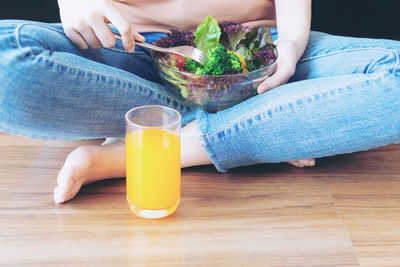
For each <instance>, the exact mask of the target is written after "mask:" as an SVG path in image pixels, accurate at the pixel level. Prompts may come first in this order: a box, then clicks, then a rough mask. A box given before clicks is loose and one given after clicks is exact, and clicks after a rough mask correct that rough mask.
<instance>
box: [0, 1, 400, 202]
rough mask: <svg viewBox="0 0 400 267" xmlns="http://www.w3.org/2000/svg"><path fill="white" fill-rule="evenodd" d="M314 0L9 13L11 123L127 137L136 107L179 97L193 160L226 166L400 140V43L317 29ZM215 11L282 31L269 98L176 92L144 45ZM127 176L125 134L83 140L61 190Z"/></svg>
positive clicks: (77, 135)
mask: <svg viewBox="0 0 400 267" xmlns="http://www.w3.org/2000/svg"><path fill="white" fill-rule="evenodd" d="M310 2H311V1H310V0H276V1H272V0H270V1H268V0H252V1H235V4H234V5H232V1H228V0H218V1H215V0H212V1H211V0H210V1H201V2H199V1H173V0H168V1H146V0H142V1H133V0H125V1H112V0H91V1H89V0H88V1H83V2H82V1H79V0H59V6H60V14H61V20H62V26H61V25H53V24H43V23H34V22H21V21H3V22H1V23H0V31H1V34H0V56H1V62H0V65H1V68H0V81H1V82H2V88H1V90H0V100H1V101H0V103H1V106H0V113H1V117H0V130H3V131H6V132H10V133H14V134H19V135H24V136H30V137H34V138H41V139H81V138H105V137H122V136H123V135H124V120H123V115H124V113H125V112H126V111H128V110H129V109H130V108H132V107H135V106H139V105H144V104H161V105H169V106H171V107H173V108H175V109H177V110H178V111H180V112H181V114H182V116H183V124H184V125H186V126H184V127H183V129H182V167H187V166H195V165H202V164H214V165H215V167H216V168H217V169H218V170H219V171H226V170H228V169H230V168H233V167H237V166H243V165H251V164H256V163H267V162H283V161H288V162H289V163H291V164H292V165H294V166H298V167H304V166H313V165H314V164H315V160H314V158H316V157H323V156H330V155H335V154H340V153H350V152H354V151H361V150H366V149H371V148H374V147H378V146H382V145H386V144H390V143H398V142H400V118H399V116H398V115H397V114H398V113H399V112H400V90H399V88H400V79H399V75H400V70H399V50H400V43H399V42H397V41H390V40H373V39H361V38H348V37H338V36H332V35H328V34H323V33H319V32H311V33H310V13H311V11H310V10H311V3H310ZM207 15H211V16H213V17H215V18H216V19H217V20H218V21H224V20H230V21H238V22H241V23H244V24H245V25H248V26H271V27H275V26H276V28H277V30H275V29H273V37H274V40H275V41H276V44H277V49H278V53H279V57H278V62H277V68H276V71H275V73H274V74H273V75H272V76H271V77H269V78H267V79H266V80H265V81H264V82H263V83H262V84H261V85H260V86H259V88H258V93H259V95H257V96H255V97H253V98H251V99H249V100H247V101H244V102H242V103H240V104H238V105H236V106H235V107H232V108H230V109H227V110H225V111H222V112H219V113H216V114H208V113H206V112H203V111H196V110H192V109H191V108H189V107H187V106H185V105H184V104H183V103H181V102H180V101H179V100H177V99H175V98H174V96H173V95H171V94H170V93H169V92H168V91H167V90H166V89H165V88H164V86H162V85H161V83H160V80H159V77H158V75H157V74H156V73H155V71H154V70H153V68H152V65H151V58H150V56H149V53H148V51H146V50H144V49H142V48H139V47H136V48H135V47H134V43H135V40H138V41H143V40H146V41H147V42H150V43H151V42H153V41H154V40H156V39H158V38H160V37H162V36H163V35H164V33H165V32H167V31H168V30H169V29H171V28H178V29H191V30H192V29H195V27H196V26H197V25H198V24H199V23H200V22H201V21H202V20H203V19H204V18H205V17H206V16H207ZM110 24H111V25H112V26H111V29H112V30H114V31H119V32H120V33H121V35H122V39H123V42H122V43H120V42H116V40H115V38H114V37H113V34H112V32H111V30H110ZM102 47H104V49H100V48H102ZM123 49H125V51H123ZM134 50H135V52H134V53H132V52H133V51H134ZM271 89H273V90H271ZM168 103H169V104H168ZM301 159H306V160H301ZM124 176H125V146H124V144H123V143H122V142H110V143H108V144H105V145H103V146H83V147H79V148H77V149H76V150H74V151H72V152H71V153H70V155H69V156H68V157H67V159H66V162H65V164H64V166H63V168H62V169H61V171H60V173H59V175H58V178H57V179H58V180H57V182H58V186H57V187H56V189H55V191H54V199H55V201H56V202H58V203H61V202H65V201H67V200H69V199H71V198H73V197H74V196H75V194H76V193H77V192H78V191H79V189H80V187H81V186H82V185H83V184H87V183H91V182H94V181H97V180H101V179H105V178H112V177H124Z"/></svg>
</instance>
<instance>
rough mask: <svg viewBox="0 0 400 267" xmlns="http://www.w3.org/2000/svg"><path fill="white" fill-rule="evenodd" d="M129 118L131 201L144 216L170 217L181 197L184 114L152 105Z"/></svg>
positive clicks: (129, 114) (133, 111)
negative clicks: (182, 115) (181, 134)
mask: <svg viewBox="0 0 400 267" xmlns="http://www.w3.org/2000/svg"><path fill="white" fill-rule="evenodd" d="M125 119H126V136H125V142H126V197H127V201H128V204H129V206H130V208H131V210H132V212H133V213H135V214H136V215H138V216H140V217H143V218H151V219H156V218H163V217H166V216H168V215H170V214H172V213H173V212H174V211H175V210H176V208H177V207H178V205H179V200H180V189H181V144H180V130H181V115H180V114H179V112H178V111H176V110H174V109H172V108H169V107H164V106H157V105H149V106H140V107H136V108H133V109H131V110H130V111H128V112H127V113H126V115H125Z"/></svg>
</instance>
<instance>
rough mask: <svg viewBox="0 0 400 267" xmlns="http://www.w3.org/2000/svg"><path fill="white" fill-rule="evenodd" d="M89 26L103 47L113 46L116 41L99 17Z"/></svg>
mask: <svg viewBox="0 0 400 267" xmlns="http://www.w3.org/2000/svg"><path fill="white" fill-rule="evenodd" d="M90 26H91V27H92V29H93V31H94V33H95V34H96V36H97V38H98V39H99V41H100V42H101V44H102V45H103V46H104V47H106V48H112V47H114V46H115V42H116V39H115V37H114V34H113V33H112V31H111V29H110V27H109V26H108V25H107V24H106V22H105V21H104V20H103V19H102V18H101V17H98V18H97V19H96V20H95V21H93V22H92V23H91V25H90Z"/></svg>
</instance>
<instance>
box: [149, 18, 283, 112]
mask: <svg viewBox="0 0 400 267" xmlns="http://www.w3.org/2000/svg"><path fill="white" fill-rule="evenodd" d="M154 44H155V45H157V46H161V47H176V46H181V45H189V46H193V47H196V48H198V49H200V50H202V51H203V52H204V53H205V55H206V63H205V64H204V65H202V64H200V63H198V62H196V61H194V60H192V59H190V58H185V57H182V56H180V55H176V54H163V53H159V52H154V51H152V57H153V59H154V62H155V65H156V68H157V69H158V71H159V73H160V76H161V79H162V80H163V82H164V84H165V85H166V86H167V87H168V88H169V89H171V90H172V91H173V92H175V93H176V94H177V95H179V96H180V97H181V98H182V100H183V101H184V102H185V103H186V104H187V105H189V106H191V107H194V108H201V109H204V110H206V111H208V112H217V111H220V110H223V109H226V108H229V107H231V106H233V105H236V104H238V103H240V102H242V101H244V100H246V99H248V98H250V97H252V96H254V95H256V94H257V87H258V85H259V84H260V83H261V82H262V81H263V80H264V79H265V78H266V77H268V76H269V75H271V74H272V72H273V71H274V68H275V63H276V59H277V56H278V55H277V51H276V47H275V45H274V44H273V42H272V37H271V32H270V29H269V28H265V27H261V28H252V29H250V28H247V27H245V26H243V25H242V24H240V23H237V22H229V21H225V22H222V23H218V22H217V20H216V19H214V18H213V17H211V16H208V17H207V18H206V19H205V20H204V21H203V22H202V23H201V24H200V25H199V26H198V27H197V30H196V31H195V32H192V31H187V30H183V31H179V30H171V31H170V33H168V34H167V36H165V37H162V38H160V39H158V40H157V41H155V42H154Z"/></svg>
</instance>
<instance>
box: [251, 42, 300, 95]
mask: <svg viewBox="0 0 400 267" xmlns="http://www.w3.org/2000/svg"><path fill="white" fill-rule="evenodd" d="M276 48H277V50H278V60H277V62H276V67H275V71H274V73H273V74H272V75H271V76H270V77H268V78H267V79H265V80H264V81H263V82H262V83H261V84H260V85H259V86H258V88H257V92H258V93H259V94H262V93H265V92H266V91H268V90H271V89H273V88H275V87H277V86H279V85H282V84H285V83H286V82H287V81H288V80H289V79H290V77H292V76H293V74H294V72H295V70H296V64H297V49H296V46H295V43H294V42H292V41H286V40H282V41H278V42H277V46H276Z"/></svg>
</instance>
